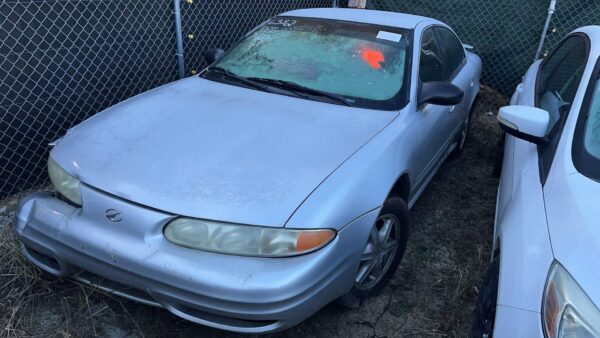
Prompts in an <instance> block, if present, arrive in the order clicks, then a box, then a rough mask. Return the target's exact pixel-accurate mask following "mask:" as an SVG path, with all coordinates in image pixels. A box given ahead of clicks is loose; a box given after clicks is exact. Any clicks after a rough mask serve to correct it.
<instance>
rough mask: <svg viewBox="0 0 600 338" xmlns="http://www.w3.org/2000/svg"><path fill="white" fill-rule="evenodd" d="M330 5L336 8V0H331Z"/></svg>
mask: <svg viewBox="0 0 600 338" xmlns="http://www.w3.org/2000/svg"><path fill="white" fill-rule="evenodd" d="M331 7H333V8H337V7H338V0H333V1H332V2H331Z"/></svg>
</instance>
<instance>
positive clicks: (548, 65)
mask: <svg viewBox="0 0 600 338" xmlns="http://www.w3.org/2000/svg"><path fill="white" fill-rule="evenodd" d="M587 49H588V48H587V42H586V40H585V39H584V38H583V37H581V36H579V35H573V36H571V37H569V38H567V39H566V40H564V42H563V43H562V44H561V45H560V46H559V47H558V48H557V49H556V50H554V52H553V53H552V54H551V55H550V56H549V58H548V59H547V60H546V61H544V63H542V65H541V67H542V68H541V69H540V74H539V78H538V83H537V92H536V94H537V96H536V102H537V103H536V106H537V107H538V108H541V109H544V110H546V111H547V112H548V113H549V114H550V121H549V124H548V130H547V131H546V135H547V137H548V140H549V142H548V143H547V144H545V145H543V146H540V147H538V152H539V156H540V176H541V178H542V183H544V182H545V181H546V177H547V176H548V173H549V172H550V168H551V166H552V161H553V159H554V154H555V153H556V148H557V147H558V143H559V141H560V136H561V134H562V130H563V127H564V124H565V122H566V120H567V116H568V114H569V111H570V110H571V105H572V103H573V100H574V99H575V95H576V94H577V89H578V88H579V84H580V82H581V78H582V76H583V72H584V70H585V66H586V63H587Z"/></svg>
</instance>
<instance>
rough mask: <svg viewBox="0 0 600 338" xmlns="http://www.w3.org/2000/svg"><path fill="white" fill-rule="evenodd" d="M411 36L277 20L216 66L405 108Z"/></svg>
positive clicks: (367, 103) (370, 104) (358, 102)
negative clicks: (409, 38)
mask: <svg viewBox="0 0 600 338" xmlns="http://www.w3.org/2000/svg"><path fill="white" fill-rule="evenodd" d="M407 33H408V32H407V31H404V30H401V29H398V28H390V27H381V26H375V25H368V24H359V23H351V22H344V21H333V20H323V19H313V18H296V17H277V18H274V19H271V20H270V21H268V22H267V23H266V24H264V25H263V26H261V27H260V28H258V29H257V30H256V31H254V32H253V33H252V34H250V35H249V36H248V37H246V38H245V39H244V40H242V41H241V42H240V43H239V44H237V45H236V46H235V47H234V48H232V49H231V50H230V51H229V52H228V53H227V54H226V55H225V56H224V57H223V58H222V59H221V60H220V61H218V62H217V63H216V64H214V65H213V68H222V69H224V70H225V71H227V72H229V73H230V74H233V75H235V76H238V77H244V78H250V79H270V80H278V81H285V82H287V83H293V84H295V85H299V86H301V87H305V88H308V89H312V90H314V91H319V92H324V93H329V94H334V95H339V96H343V97H344V98H346V99H347V101H348V102H350V103H351V105H353V106H362V107H367V108H379V109H399V108H401V107H402V106H403V105H404V104H405V102H404V101H405V97H404V96H405V95H404V92H405V89H404V87H406V84H405V82H406V80H405V79H406V77H407V76H406V72H407V71H406V69H407V55H408V53H407V44H408V43H407V41H408V40H407V39H408V37H407ZM209 69H210V68H209ZM207 74H210V72H208V73H206V74H205V75H204V76H205V77H210V76H208V75H207ZM296 89H297V88H296ZM309 98H311V99H319V97H318V96H314V97H309Z"/></svg>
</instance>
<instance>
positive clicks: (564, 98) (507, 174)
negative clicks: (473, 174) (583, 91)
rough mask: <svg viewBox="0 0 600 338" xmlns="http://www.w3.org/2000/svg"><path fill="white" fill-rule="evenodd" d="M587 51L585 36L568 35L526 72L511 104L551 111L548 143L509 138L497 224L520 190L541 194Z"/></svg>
mask: <svg viewBox="0 0 600 338" xmlns="http://www.w3.org/2000/svg"><path fill="white" fill-rule="evenodd" d="M588 50H589V42H588V41H587V37H586V36H585V35H583V34H573V35H571V36H569V37H567V38H565V39H564V40H563V42H561V44H560V45H559V46H558V47H557V48H556V49H555V50H554V51H553V52H552V53H551V54H550V55H549V56H548V57H547V58H546V59H545V60H544V61H543V62H542V63H541V64H540V65H539V67H536V64H534V65H533V66H532V68H531V70H530V72H531V71H534V72H533V73H528V74H526V76H525V78H524V82H523V83H522V84H521V85H519V87H518V89H517V93H516V96H515V98H516V99H515V100H513V102H511V103H512V104H517V105H531V104H532V103H533V104H534V105H535V106H536V107H538V108H541V109H544V110H546V111H548V113H549V114H550V124H549V127H548V130H547V132H546V134H547V138H548V142H547V143H546V144H544V145H540V146H535V145H534V144H532V143H529V142H527V141H524V140H520V139H516V138H515V137H512V136H507V137H506V144H505V154H504V164H503V168H502V177H501V180H500V190H499V192H498V205H497V215H496V224H501V223H502V219H503V216H504V214H505V213H506V210H507V208H508V207H509V205H510V202H511V200H512V198H513V197H514V196H515V195H516V194H518V191H519V190H523V189H525V190H529V191H536V193H535V194H533V193H532V194H531V196H541V189H542V186H543V185H544V183H545V181H546V177H547V176H548V173H549V172H550V169H551V167H552V161H553V159H554V155H555V153H556V147H557V146H558V143H559V141H560V138H561V135H562V131H563V127H564V124H565V121H566V119H567V116H568V114H569V111H570V109H571V104H572V102H573V100H574V98H575V95H576V93H577V89H578V87H579V84H580V82H581V77H582V76H583V72H584V70H585V66H586V63H587V54H588ZM517 94H518V95H517ZM532 96H533V97H532ZM538 191H539V194H538V193H537V192H538ZM542 205H543V204H542Z"/></svg>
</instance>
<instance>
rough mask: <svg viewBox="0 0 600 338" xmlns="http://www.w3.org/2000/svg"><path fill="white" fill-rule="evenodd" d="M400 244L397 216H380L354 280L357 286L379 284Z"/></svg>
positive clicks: (369, 286)
mask: <svg viewBox="0 0 600 338" xmlns="http://www.w3.org/2000/svg"><path fill="white" fill-rule="evenodd" d="M399 244H400V223H399V222H398V219H397V218H396V216H394V215H392V214H386V215H382V216H379V218H378V219H377V221H376V222H375V224H374V225H373V227H372V228H371V232H370V233H369V240H368V241H367V245H365V249H364V250H363V254H362V257H361V261H360V267H359V268H358V274H357V275H356V278H355V280H354V284H355V286H356V288H358V289H359V290H368V289H370V288H371V287H373V286H374V285H375V284H377V283H378V282H379V281H380V280H381V279H382V278H383V276H385V274H386V273H387V271H388V270H389V269H390V266H391V264H392V262H393V261H394V257H395V256H396V251H397V249H398V245H399Z"/></svg>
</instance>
